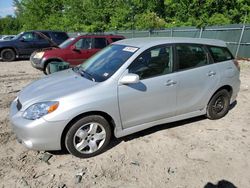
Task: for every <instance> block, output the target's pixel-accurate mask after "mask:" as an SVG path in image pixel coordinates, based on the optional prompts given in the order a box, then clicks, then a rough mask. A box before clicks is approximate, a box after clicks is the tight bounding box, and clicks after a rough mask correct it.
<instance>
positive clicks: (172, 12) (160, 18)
mask: <svg viewBox="0 0 250 188" xmlns="http://www.w3.org/2000/svg"><path fill="white" fill-rule="evenodd" d="M13 6H14V7H15V17H11V16H8V17H5V18H0V34H1V33H4V34H10V33H13V34H15V33H18V32H19V31H21V30H32V29H51V30H64V31H68V32H77V31H79V32H83V31H84V32H102V31H110V30H131V29H162V28H166V27H176V26H196V27H206V26H208V25H223V24H230V23H243V22H244V20H246V23H250V1H249V0H231V1H228V0H220V1H219V0H115V1H114V0H84V1H83V0H53V1H51V0H13ZM247 13H248V14H247Z"/></svg>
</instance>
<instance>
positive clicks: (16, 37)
mask: <svg viewBox="0 0 250 188" xmlns="http://www.w3.org/2000/svg"><path fill="white" fill-rule="evenodd" d="M22 35H23V32H22V33H19V34H18V35H16V36H15V37H14V38H13V40H16V39H18V38H19V37H21V36H22Z"/></svg>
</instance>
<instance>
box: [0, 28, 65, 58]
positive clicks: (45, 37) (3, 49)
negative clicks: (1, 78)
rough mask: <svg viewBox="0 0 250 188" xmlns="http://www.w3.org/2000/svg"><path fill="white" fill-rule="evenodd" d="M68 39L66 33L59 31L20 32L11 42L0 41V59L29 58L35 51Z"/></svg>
mask: <svg viewBox="0 0 250 188" xmlns="http://www.w3.org/2000/svg"><path fill="white" fill-rule="evenodd" d="M68 38H69V37H68V35H67V33H65V32H61V31H27V32H22V33H20V34H18V35H17V36H15V37H14V38H13V39H12V40H8V41H0V58H1V59H2V60H3V61H13V60H15V59H16V58H29V57H30V55H31V54H32V53H33V52H34V51H35V50H37V49H41V48H47V47H52V46H56V45H59V44H61V43H62V42H64V41H65V40H67V39H68ZM49 39H50V40H49Z"/></svg>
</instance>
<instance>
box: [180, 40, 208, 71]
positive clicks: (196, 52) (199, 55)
mask: <svg viewBox="0 0 250 188" xmlns="http://www.w3.org/2000/svg"><path fill="white" fill-rule="evenodd" d="M176 51H177V56H178V59H179V70H184V69H190V68H195V67H200V66H204V65H207V64H209V61H208V58H207V54H206V52H205V50H204V49H203V47H202V46H200V45H196V44H177V45H176Z"/></svg>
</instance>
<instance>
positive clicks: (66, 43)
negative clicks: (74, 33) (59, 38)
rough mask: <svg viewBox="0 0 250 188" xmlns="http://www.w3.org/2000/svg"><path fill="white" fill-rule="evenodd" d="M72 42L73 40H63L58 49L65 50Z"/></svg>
mask: <svg viewBox="0 0 250 188" xmlns="http://www.w3.org/2000/svg"><path fill="white" fill-rule="evenodd" d="M73 40H75V38H69V39H67V40H65V41H64V42H63V43H62V44H60V45H59V47H60V48H62V49H64V48H67V47H68V46H69V45H70V44H71V42H72V41H73Z"/></svg>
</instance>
